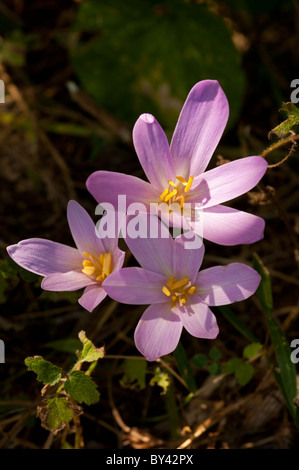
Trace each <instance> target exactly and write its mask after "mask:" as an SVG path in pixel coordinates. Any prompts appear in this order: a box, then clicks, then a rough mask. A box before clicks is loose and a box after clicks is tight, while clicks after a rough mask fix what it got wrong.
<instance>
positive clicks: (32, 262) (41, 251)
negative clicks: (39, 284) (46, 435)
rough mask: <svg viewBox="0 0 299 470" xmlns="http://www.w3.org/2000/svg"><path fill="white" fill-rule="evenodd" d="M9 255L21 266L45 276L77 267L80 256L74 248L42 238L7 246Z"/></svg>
mask: <svg viewBox="0 0 299 470" xmlns="http://www.w3.org/2000/svg"><path fill="white" fill-rule="evenodd" d="M7 252H8V254H9V256H10V257H11V258H12V259H13V260H14V261H15V262H16V263H17V264H19V265H20V266H22V268H25V269H27V270H28V271H31V272H33V273H35V274H39V275H41V276H46V275H47V274H52V273H57V272H60V273H63V272H67V271H71V270H74V269H77V268H79V267H80V266H81V265H82V256H81V255H80V253H79V251H78V250H76V248H72V247H70V246H67V245H63V244H61V243H57V242H53V241H51V240H45V239H42V238H30V239H28V240H23V241H21V242H19V243H18V244H16V245H11V246H8V247H7Z"/></svg>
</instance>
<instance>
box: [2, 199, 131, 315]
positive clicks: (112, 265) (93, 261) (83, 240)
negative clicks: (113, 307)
mask: <svg viewBox="0 0 299 470" xmlns="http://www.w3.org/2000/svg"><path fill="white" fill-rule="evenodd" d="M67 218H68V223H69V227H70V230H71V233H72V236H73V239H74V241H75V244H76V246H77V248H72V247H70V246H67V245H63V244H61V243H57V242H54V241H51V240H46V239H42V238H30V239H28V240H23V241H21V242H19V243H18V244H16V245H11V246H8V247H7V251H8V254H9V255H10V257H11V258H12V259H13V260H14V261H15V262H16V263H17V264H19V265H20V266H22V267H23V268H25V269H27V270H28V271H31V272H33V273H35V274H39V275H41V276H44V279H43V280H42V284H41V287H42V288H43V289H45V290H49V291H75V290H78V289H81V288H83V287H85V289H84V292H83V295H82V296H81V297H80V298H79V300H78V302H79V304H80V305H81V306H82V307H84V308H85V309H86V310H88V311H90V312H91V311H92V310H93V309H94V308H95V307H96V306H97V305H98V304H99V303H100V302H101V301H102V300H103V299H104V298H105V297H106V295H107V293H106V292H105V290H104V289H103V287H102V283H103V281H104V280H105V279H106V278H107V277H108V276H109V275H110V274H111V273H112V272H114V271H116V270H117V269H119V268H121V267H122V265H123V261H124V255H125V253H124V252H123V251H121V250H120V249H119V248H118V246H117V242H118V240H117V238H105V239H100V238H98V237H97V235H96V230H95V225H94V223H93V221H92V219H91V217H90V216H89V215H88V213H87V212H86V211H85V209H83V207H81V206H80V204H78V203H77V202H76V201H69V203H68V206H67Z"/></svg>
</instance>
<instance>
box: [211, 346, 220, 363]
mask: <svg viewBox="0 0 299 470" xmlns="http://www.w3.org/2000/svg"><path fill="white" fill-rule="evenodd" d="M209 356H210V358H211V359H213V361H219V359H220V358H221V351H220V350H219V349H218V348H215V347H213V348H211V349H210V351H209Z"/></svg>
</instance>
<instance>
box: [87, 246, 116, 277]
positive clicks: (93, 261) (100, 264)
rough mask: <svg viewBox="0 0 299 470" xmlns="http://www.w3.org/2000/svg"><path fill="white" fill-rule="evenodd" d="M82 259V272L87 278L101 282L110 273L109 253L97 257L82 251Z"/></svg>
mask: <svg viewBox="0 0 299 470" xmlns="http://www.w3.org/2000/svg"><path fill="white" fill-rule="evenodd" d="M83 254H84V256H85V257H86V258H87V259H84V260H83V262H82V265H83V269H82V272H83V273H84V274H86V275H87V276H93V277H95V280H96V281H99V282H101V283H102V282H103V281H104V279H106V277H107V276H109V274H110V273H111V271H112V255H111V253H104V254H103V253H101V254H100V255H99V256H98V257H96V256H94V255H91V254H90V253H87V252H86V251H84V253H83Z"/></svg>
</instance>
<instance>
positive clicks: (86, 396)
mask: <svg viewBox="0 0 299 470" xmlns="http://www.w3.org/2000/svg"><path fill="white" fill-rule="evenodd" d="M64 390H65V391H66V393H68V394H69V395H70V396H71V397H72V398H73V399H74V400H76V401H77V402H78V403H86V405H92V404H94V403H97V402H98V401H99V399H100V393H99V392H98V390H97V385H96V383H95V382H94V381H93V380H92V378H91V377H90V376H89V375H86V374H85V373H84V372H83V371H81V370H75V371H73V372H72V373H71V374H70V376H69V378H68V379H67V381H66V382H65V384H64Z"/></svg>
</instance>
